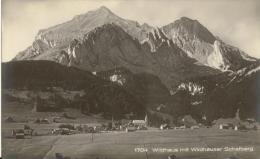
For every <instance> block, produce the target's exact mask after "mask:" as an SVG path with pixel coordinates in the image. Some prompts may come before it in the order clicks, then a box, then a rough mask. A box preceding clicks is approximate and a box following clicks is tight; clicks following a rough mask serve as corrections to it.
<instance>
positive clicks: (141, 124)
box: [132, 115, 148, 127]
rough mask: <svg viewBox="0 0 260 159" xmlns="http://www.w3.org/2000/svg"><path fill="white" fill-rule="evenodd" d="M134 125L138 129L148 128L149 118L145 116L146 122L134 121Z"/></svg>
mask: <svg viewBox="0 0 260 159" xmlns="http://www.w3.org/2000/svg"><path fill="white" fill-rule="evenodd" d="M132 124H133V125H134V126H136V127H147V126H148V117H147V115H146V116H145V118H144V120H133V121H132Z"/></svg>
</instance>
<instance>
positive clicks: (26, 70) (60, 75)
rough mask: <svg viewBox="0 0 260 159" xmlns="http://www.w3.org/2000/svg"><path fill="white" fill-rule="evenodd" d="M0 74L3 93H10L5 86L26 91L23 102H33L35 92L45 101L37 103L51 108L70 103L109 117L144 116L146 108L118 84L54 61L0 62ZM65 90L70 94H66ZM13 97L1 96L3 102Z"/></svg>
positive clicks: (86, 110) (42, 107)
mask: <svg viewBox="0 0 260 159" xmlns="http://www.w3.org/2000/svg"><path fill="white" fill-rule="evenodd" d="M2 75H3V76H2V86H3V91H2V94H3V97H6V96H7V97H8V96H10V94H9V95H8V92H10V91H5V90H13V92H16V91H18V95H19V94H22V93H19V92H23V91H27V92H29V93H27V95H26V97H27V98H28V100H27V101H26V102H29V103H31V104H32V103H34V99H35V98H36V96H37V94H38V96H39V97H37V98H40V99H41V100H44V103H45V104H44V105H39V107H40V108H39V109H41V110H45V111H50V109H51V107H50V106H53V107H55V108H56V109H62V108H64V107H72V108H76V109H81V111H82V112H83V113H104V114H105V115H108V116H109V115H110V117H111V115H114V117H115V118H122V117H123V115H125V114H128V113H133V114H134V115H136V116H143V115H144V112H145V108H144V105H143V104H142V103H141V101H139V100H138V99H137V98H136V97H135V96H133V95H132V94H131V93H129V92H128V91H127V90H125V89H123V88H121V87H120V86H118V85H116V84H113V83H111V82H109V81H106V80H103V79H101V78H98V77H97V76H94V75H92V74H91V73H89V72H86V71H82V70H79V69H77V68H73V67H66V66H63V65H60V64H57V63H54V62H50V61H17V62H9V63H3V64H2ZM57 90H62V91H61V92H60V91H57ZM79 91H80V92H82V91H83V94H82V93H81V94H77V93H76V92H79ZM11 92H12V91H11ZM66 94H71V95H70V96H72V97H71V98H68V96H66ZM13 98H14V97H13ZM13 98H4V100H3V102H8V100H6V99H13ZM15 98H17V97H15ZM56 109H55V110H56ZM51 110H53V108H52V109H51Z"/></svg>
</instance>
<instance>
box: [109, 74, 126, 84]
mask: <svg viewBox="0 0 260 159" xmlns="http://www.w3.org/2000/svg"><path fill="white" fill-rule="evenodd" d="M109 79H110V81H111V82H115V83H118V84H119V85H121V86H122V85H124V83H125V82H126V79H124V78H123V77H122V76H121V75H117V74H114V75H112V76H110V77H109Z"/></svg>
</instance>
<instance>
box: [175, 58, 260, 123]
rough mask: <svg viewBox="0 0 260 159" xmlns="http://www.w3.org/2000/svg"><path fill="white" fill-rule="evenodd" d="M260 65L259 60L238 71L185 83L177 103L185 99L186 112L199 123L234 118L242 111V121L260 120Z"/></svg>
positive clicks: (178, 92) (181, 85)
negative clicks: (259, 107)
mask: <svg viewBox="0 0 260 159" xmlns="http://www.w3.org/2000/svg"><path fill="white" fill-rule="evenodd" d="M259 79H260V62H259V61H257V62H255V63H253V64H251V65H249V66H247V67H245V68H242V69H240V70H238V71H236V72H223V73H221V74H218V75H212V76H205V77H200V78H193V79H189V80H186V81H185V82H183V83H181V84H180V85H179V87H178V89H177V91H176V92H175V93H174V94H173V99H174V100H173V102H174V103H176V104H178V103H180V101H179V99H182V100H183V99H185V100H186V101H188V103H186V107H187V110H186V113H187V112H189V113H190V114H192V115H193V116H195V117H196V118H197V119H198V120H202V117H203V116H204V117H206V118H207V120H208V121H212V120H214V119H218V118H232V117H235V114H236V112H237V111H238V110H240V118H241V119H247V118H254V119H256V120H258V121H259V120H260V119H259V114H260V112H259V109H258V104H259V98H258V93H259V92H258V90H259V88H258V87H259Z"/></svg>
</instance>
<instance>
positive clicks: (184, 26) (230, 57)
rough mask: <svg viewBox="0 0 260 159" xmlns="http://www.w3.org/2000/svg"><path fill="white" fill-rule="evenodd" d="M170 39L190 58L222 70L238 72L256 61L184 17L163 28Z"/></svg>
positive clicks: (194, 21)
mask: <svg viewBox="0 0 260 159" xmlns="http://www.w3.org/2000/svg"><path fill="white" fill-rule="evenodd" d="M162 30H163V31H164V32H165V34H166V35H167V37H168V38H170V39H172V41H173V42H174V43H175V44H177V45H178V46H179V47H180V48H181V49H182V50H183V51H184V52H185V53H186V54H187V55H188V56H190V57H192V58H194V59H196V60H197V61H199V62H200V63H202V64H204V65H206V66H210V67H213V68H217V69H220V70H223V71H225V70H238V69H240V68H242V67H245V66H247V65H249V64H251V63H252V61H255V60H256V59H255V58H253V57H250V56H248V55H247V54H246V53H244V52H243V51H241V50H239V49H238V48H235V47H233V46H231V45H227V44H225V43H224V42H223V41H221V40H220V39H219V38H216V37H215V36H214V35H213V34H212V33H211V32H210V31H209V30H208V29H207V28H205V27H204V26H203V25H201V24H200V23H199V22H198V21H197V20H192V19H189V18H187V17H182V18H180V19H178V20H176V21H175V22H173V23H171V24H168V25H165V26H163V27H162Z"/></svg>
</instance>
